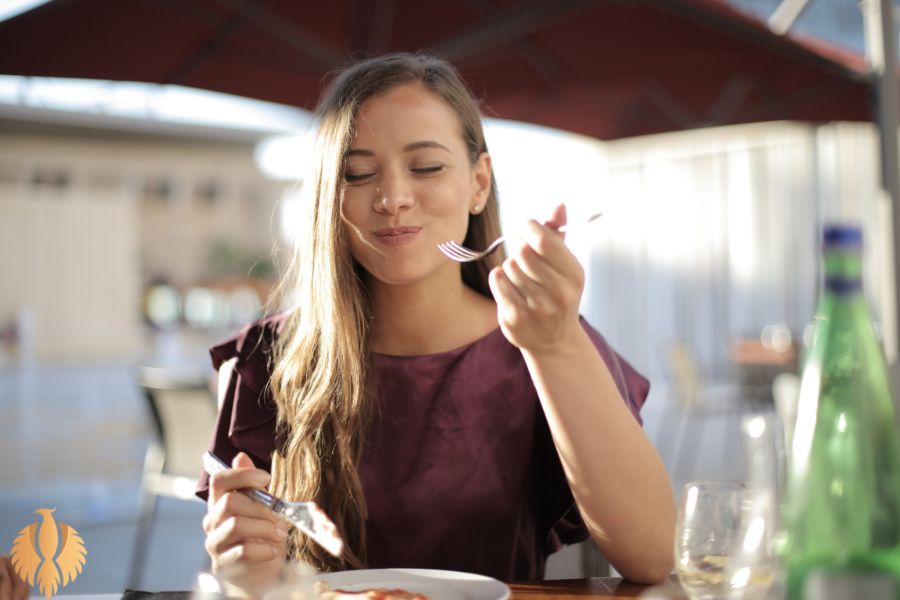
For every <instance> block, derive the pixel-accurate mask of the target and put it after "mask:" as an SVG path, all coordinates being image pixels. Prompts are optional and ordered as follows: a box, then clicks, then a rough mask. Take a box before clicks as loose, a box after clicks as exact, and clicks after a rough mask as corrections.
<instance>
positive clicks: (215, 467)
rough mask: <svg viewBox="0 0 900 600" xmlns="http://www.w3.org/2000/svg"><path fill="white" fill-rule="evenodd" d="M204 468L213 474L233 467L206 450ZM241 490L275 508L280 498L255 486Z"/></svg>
mask: <svg viewBox="0 0 900 600" xmlns="http://www.w3.org/2000/svg"><path fill="white" fill-rule="evenodd" d="M203 468H204V469H206V472H207V473H209V474H210V475H212V474H213V473H218V472H219V471H225V470H227V469H230V468H231V467H229V466H228V464H227V463H226V462H225V461H224V460H222V459H221V458H219V457H218V456H216V455H215V454H213V453H212V452H209V451H207V452H204V453H203ZM241 492H242V493H243V494H245V495H247V496H249V497H250V498H252V499H253V500H256V501H257V502H260V503H262V504H265V505H266V506H268V507H269V508H275V505H276V504H277V502H278V499H277V498H275V496H273V495H272V494H270V493H268V492H266V491H264V490H259V489H255V488H247V489H243V490H241Z"/></svg>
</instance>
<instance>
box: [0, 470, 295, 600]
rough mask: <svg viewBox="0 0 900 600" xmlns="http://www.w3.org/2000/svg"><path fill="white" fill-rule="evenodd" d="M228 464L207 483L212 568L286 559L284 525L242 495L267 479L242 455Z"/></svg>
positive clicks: (206, 520)
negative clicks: (230, 465) (229, 466)
mask: <svg viewBox="0 0 900 600" xmlns="http://www.w3.org/2000/svg"><path fill="white" fill-rule="evenodd" d="M231 464H232V468H230V469H226V470H224V471H221V472H219V473H215V474H213V475H212V476H211V477H210V480H209V500H208V503H207V507H208V509H207V513H206V516H205V517H204V518H203V530H204V531H205V532H206V543H205V546H206V551H207V553H209V556H210V557H211V558H212V560H213V564H214V565H216V566H217V567H223V568H224V567H228V566H232V567H233V566H235V565H241V566H242V567H246V566H247V565H255V564H258V563H262V562H266V561H271V560H272V559H274V558H276V557H278V556H284V555H286V553H287V537H288V525H287V524H286V523H285V522H284V521H282V520H281V519H280V518H279V517H278V515H276V514H275V513H274V512H272V510H271V509H269V508H268V507H267V506H264V505H263V504H260V503H259V502H255V501H254V500H252V499H251V498H250V497H248V496H247V495H246V494H244V493H243V492H242V490H246V489H260V488H266V487H267V486H268V484H269V481H270V479H271V477H270V476H269V474H268V473H266V472H265V471H263V470H261V469H257V468H255V467H254V465H253V461H252V460H251V459H250V457H249V456H247V455H246V454H244V453H243V452H241V453H238V455H237V456H235V458H234V460H233V461H232V463H231ZM0 600H2V599H0Z"/></svg>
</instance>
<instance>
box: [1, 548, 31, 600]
mask: <svg viewBox="0 0 900 600" xmlns="http://www.w3.org/2000/svg"><path fill="white" fill-rule="evenodd" d="M28 595H29V591H28V583H26V582H25V581H24V580H23V579H22V578H21V577H19V576H18V575H17V574H16V570H15V567H13V564H12V560H11V559H10V558H9V557H8V556H0V600H27V598H28Z"/></svg>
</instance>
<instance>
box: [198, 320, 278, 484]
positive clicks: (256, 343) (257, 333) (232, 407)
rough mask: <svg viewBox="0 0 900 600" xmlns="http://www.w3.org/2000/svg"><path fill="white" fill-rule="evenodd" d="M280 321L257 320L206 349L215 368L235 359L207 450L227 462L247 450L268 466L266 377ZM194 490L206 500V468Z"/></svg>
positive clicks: (270, 415)
mask: <svg viewBox="0 0 900 600" xmlns="http://www.w3.org/2000/svg"><path fill="white" fill-rule="evenodd" d="M284 321H285V316H284V315H278V316H275V317H269V318H267V319H264V320H261V321H257V322H255V323H252V324H250V325H248V326H247V327H245V328H244V329H243V330H241V332H240V333H239V334H238V335H237V336H235V337H234V338H232V339H230V340H228V341H226V342H224V343H222V344H219V345H217V346H214V347H213V348H211V349H210V357H211V359H212V364H213V367H214V368H215V369H217V370H218V369H219V367H221V366H222V364H223V363H225V362H226V361H229V360H232V359H236V361H235V363H234V368H233V371H232V374H231V377H230V379H229V381H228V383H227V386H228V388H227V390H226V391H225V395H224V400H223V402H222V405H221V408H220V409H219V414H218V416H217V417H216V425H215V428H214V430H213V436H212V440H210V444H209V449H210V451H212V452H213V453H215V454H216V456H218V457H219V458H221V459H222V460H223V461H225V462H227V463H229V464H231V461H232V460H233V459H234V457H235V456H236V455H237V454H238V453H239V452H245V453H246V454H247V455H248V456H249V457H250V458H251V459H252V460H253V464H254V465H256V466H257V467H258V468H260V469H264V470H266V471H271V469H272V453H273V452H274V450H275V435H276V431H275V425H276V416H277V413H276V409H275V402H274V400H273V398H272V394H271V391H270V389H269V378H270V374H271V371H270V366H271V356H272V349H273V346H274V343H275V339H276V337H277V335H278V334H279V333H280V331H281V329H282V327H283V324H284ZM195 493H196V495H197V496H199V497H200V498H202V499H204V500H206V498H207V496H208V495H209V475H208V474H207V473H205V472H203V473H201V474H200V478H199V480H198V481H197V489H196V491H195Z"/></svg>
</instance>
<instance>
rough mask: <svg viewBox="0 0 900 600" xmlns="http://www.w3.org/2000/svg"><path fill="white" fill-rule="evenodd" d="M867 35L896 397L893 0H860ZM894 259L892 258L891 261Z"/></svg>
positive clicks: (899, 225) (897, 190)
mask: <svg viewBox="0 0 900 600" xmlns="http://www.w3.org/2000/svg"><path fill="white" fill-rule="evenodd" d="M859 4H860V8H861V9H862V12H863V22H864V23H865V36H866V56H867V58H868V60H869V64H870V66H871V68H872V75H873V77H874V82H875V109H876V113H877V124H878V134H879V136H878V137H879V141H880V158H881V185H882V189H883V191H884V193H885V195H886V197H887V198H886V200H887V203H888V204H889V206H887V211H886V212H888V214H890V215H891V226H890V227H889V233H890V236H889V237H890V238H891V239H892V242H891V244H892V253H889V255H888V256H887V257H886V258H888V259H889V260H888V262H889V263H891V262H892V263H893V268H890V267H888V268H887V269H885V271H884V272H885V275H887V276H891V275H892V276H893V281H891V282H885V284H886V288H887V289H888V290H889V294H888V298H887V300H888V301H887V302H884V305H883V307H882V312H883V314H882V324H883V327H882V341H883V343H884V351H885V357H886V358H887V361H888V364H889V366H890V367H891V374H892V380H893V381H892V382H891V383H892V384H893V385H894V398H895V402H896V401H897V400H896V399H897V398H900V394H898V391H900V365H898V364H897V340H898V338H900V331H898V320H897V315H898V314H900V294H898V290H897V285H898V283H900V208H898V205H897V203H898V202H900V173H898V169H900V165H898V160H900V158H898V147H897V146H898V144H897V97H898V94H897V43H896V35H895V31H896V21H895V19H894V6H893V0H860V3H859ZM890 259H892V260H890Z"/></svg>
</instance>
